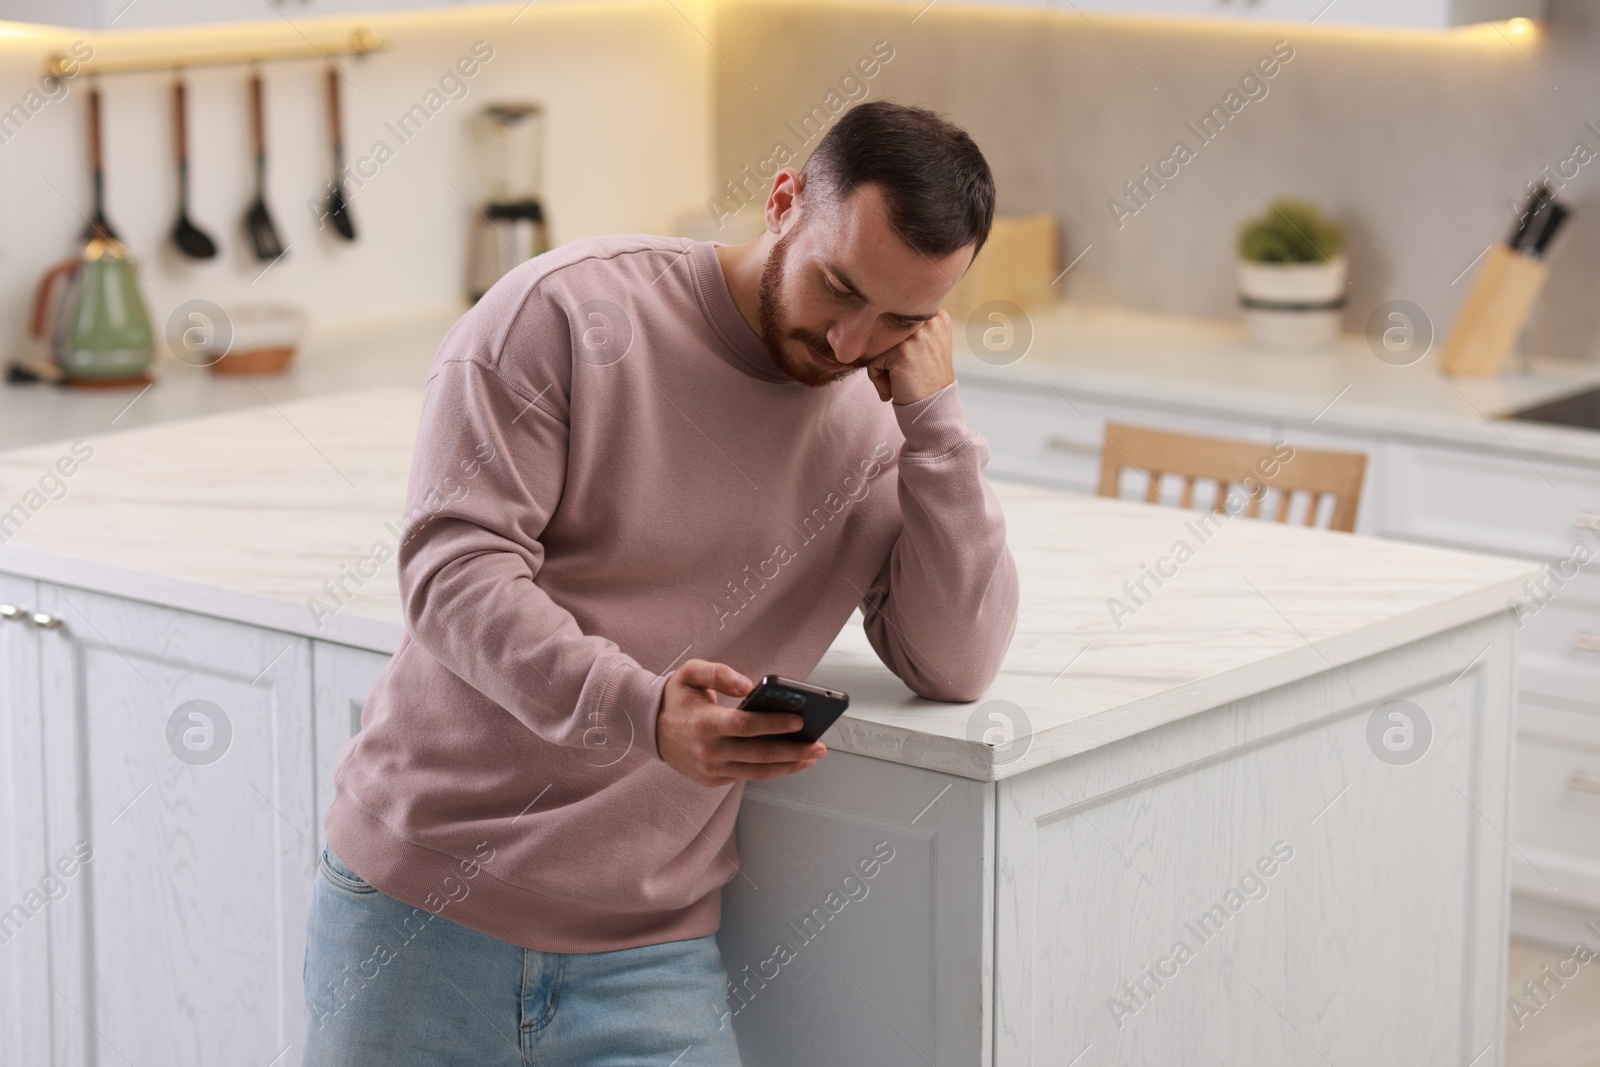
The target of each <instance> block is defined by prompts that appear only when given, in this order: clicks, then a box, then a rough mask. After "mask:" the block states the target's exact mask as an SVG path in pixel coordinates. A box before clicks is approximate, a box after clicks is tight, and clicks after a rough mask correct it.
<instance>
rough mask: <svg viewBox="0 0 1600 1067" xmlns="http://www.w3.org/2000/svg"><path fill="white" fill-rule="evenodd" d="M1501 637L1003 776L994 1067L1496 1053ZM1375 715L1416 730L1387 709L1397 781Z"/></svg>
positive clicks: (1504, 730)
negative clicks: (1403, 740)
mask: <svg viewBox="0 0 1600 1067" xmlns="http://www.w3.org/2000/svg"><path fill="white" fill-rule="evenodd" d="M1510 631H1511V623H1510V618H1509V614H1508V615H1506V616H1502V617H1499V618H1496V619H1491V620H1484V621H1483V622H1481V623H1476V624H1473V625H1471V626H1469V627H1464V628H1462V629H1460V630H1456V631H1451V632H1449V633H1446V634H1442V635H1439V636H1436V637H1433V638H1429V639H1427V640H1425V641H1423V642H1418V643H1416V644H1413V645H1409V646H1405V647H1403V648H1401V649H1397V650H1394V651H1391V652H1386V653H1383V654H1381V655H1380V656H1378V657H1374V658H1373V659H1371V660H1365V661H1361V662H1358V663H1354V664H1348V665H1346V666H1344V667H1343V668H1340V669H1339V670H1338V671H1337V672H1335V671H1329V672H1327V673H1326V674H1324V675H1323V676H1321V677H1320V678H1317V677H1313V678H1311V679H1307V680H1305V681H1302V682H1297V683H1294V684H1293V685H1291V686H1285V687H1282V688H1280V689H1277V690H1272V691H1269V692H1267V693H1264V694H1261V695H1259V696H1257V697H1252V698H1249V699H1247V700H1243V701H1240V702H1237V703H1236V704H1232V705H1228V706H1225V707H1223V708H1220V709H1217V710H1215V711H1210V712H1206V713H1204V714H1203V715H1198V716H1194V717H1192V718H1190V719H1186V720H1183V721H1180V722H1178V723H1174V724H1172V725H1170V726H1167V727H1164V728H1162V729H1160V730H1156V731H1152V732H1150V733H1147V734H1143V735H1140V736H1138V737H1136V738H1132V739H1129V740H1127V741H1123V742H1118V743H1116V744H1114V745H1110V746H1107V747H1105V748H1103V749H1099V750H1095V751H1093V752H1090V753H1087V754H1085V755H1084V756H1082V757H1077V758H1074V759H1070V760H1066V761H1063V762H1061V763H1058V764H1052V765H1049V766H1046V767H1042V768H1039V769H1037V770H1035V771H1030V772H1028V773H1025V774H1022V775H1018V776H1016V777H1014V778H1010V779H1006V780H1004V781H1002V782H1001V783H1000V796H999V800H998V804H997V809H998V815H997V829H996V835H997V838H998V840H999V841H1000V843H1001V853H1000V854H1001V856H1002V865H1001V869H1000V871H999V877H998V882H997V884H998V887H999V888H998V893H997V899H996V922H995V929H996V931H997V942H998V943H997V947H996V959H997V964H996V968H997V979H996V1007H995V1015H996V1017H995V1026H996V1055H995V1063H996V1067H1023V1065H1031V1064H1039V1063H1044V1062H1050V1063H1057V1064H1064V1063H1070V1062H1072V1061H1073V1060H1074V1058H1075V1057H1079V1056H1081V1057H1082V1059H1081V1060H1079V1061H1078V1062H1079V1067H1091V1065H1095V1067H1098V1065H1107V1067H1110V1065H1114V1064H1115V1065H1121V1064H1166V1063H1176V1062H1181V1063H1185V1064H1189V1063H1193V1064H1201V1063H1204V1064H1224V1063H1226V1064H1288V1063H1306V1062H1322V1061H1323V1060H1326V1061H1327V1062H1331V1063H1351V1064H1354V1063H1368V1064H1377V1063H1384V1064H1401V1063H1423V1062H1455V1063H1462V1064H1465V1063H1468V1062H1470V1061H1472V1060H1473V1059H1474V1058H1475V1057H1477V1056H1478V1055H1479V1054H1480V1053H1481V1052H1483V1050H1484V1048H1485V1046H1487V1045H1490V1044H1491V1043H1493V1042H1495V1041H1497V1040H1498V1033H1499V1031H1498V1027H1499V1021H1500V1016H1499V1015H1498V1014H1497V1012H1500V1011H1502V1010H1503V1009H1502V1007H1501V1006H1502V1005H1503V1003H1504V1001H1503V997H1504V989H1503V978H1502V977H1501V976H1502V975H1503V973H1504V971H1503V966H1504V953H1505V936H1506V930H1505V926H1504V922H1505V919H1504V908H1505V899H1506V898H1505V892H1506V874H1505V870H1506V854H1507V845H1506V843H1505V841H1504V839H1503V838H1502V837H1501V836H1500V834H1501V829H1502V828H1504V827H1505V825H1506V819H1507V814H1508V800H1509V798H1508V791H1507V760H1508V758H1509V757H1508V756H1507V752H1508V748H1509V744H1510V729H1511V715H1510V710H1511V707H1510V699H1509V698H1510V691H1511V684H1512V680H1511V675H1512V664H1511V655H1510V648H1511V640H1510ZM1486 644H1490V645H1491V646H1492V650H1491V651H1489V652H1487V653H1484V652H1481V651H1480V650H1482V649H1483V648H1484V646H1485V645H1486ZM1396 699H1403V700H1406V701H1408V702H1410V703H1411V704H1413V705H1415V706H1416V707H1417V708H1420V709H1422V712H1423V714H1424V715H1425V716H1426V720H1427V721H1428V722H1429V724H1430V727H1431V733H1430V734H1429V735H1428V738H1427V740H1426V741H1425V742H1424V741H1423V740H1422V738H1423V736H1424V735H1423V734H1422V732H1421V731H1420V730H1418V729H1416V727H1415V724H1416V723H1417V722H1420V721H1422V720H1421V718H1420V717H1419V716H1417V715H1416V713H1415V712H1414V711H1408V715H1409V716H1410V718H1411V719H1412V726H1413V732H1412V733H1411V734H1410V741H1411V743H1413V744H1417V745H1420V746H1421V747H1420V748H1418V749H1417V750H1416V757H1415V758H1410V760H1409V762H1392V761H1394V760H1404V759H1406V758H1407V756H1406V753H1405V751H1404V747H1403V746H1394V748H1393V749H1390V748H1384V747H1383V745H1382V742H1381V740H1380V741H1379V742H1378V743H1376V744H1375V742H1374V740H1373V737H1374V734H1373V730H1372V723H1373V722H1374V721H1375V720H1374V713H1375V712H1379V713H1381V714H1382V715H1383V716H1387V715H1388V713H1387V712H1382V709H1383V708H1384V706H1385V705H1387V704H1388V703H1389V701H1391V700H1396ZM1376 721H1378V723H1379V724H1380V729H1381V728H1382V726H1383V724H1384V723H1386V722H1392V721H1393V720H1389V719H1387V718H1379V719H1377V720H1376ZM1380 738H1381V733H1380ZM1380 751H1383V752H1385V753H1386V754H1388V758H1385V757H1384V756H1380V755H1379V752H1380ZM1085 945H1097V946H1106V949H1107V950H1106V951H1103V952H1084V951H1083V946H1085ZM1308 1043H1309V1044H1310V1045H1312V1046H1313V1047H1315V1048H1316V1049H1317V1050H1318V1052H1320V1053H1321V1058H1320V1059H1319V1058H1318V1056H1317V1055H1316V1054H1314V1053H1312V1051H1311V1050H1310V1049H1308V1048H1307V1047H1306V1045H1307V1044H1308ZM1177 1049H1181V1050H1182V1052H1181V1054H1180V1055H1178V1056H1176V1057H1175V1056H1174V1050H1177ZM1478 1062H1479V1063H1487V1062H1498V1061H1497V1060H1493V1059H1492V1058H1488V1059H1479V1060H1478Z"/></svg>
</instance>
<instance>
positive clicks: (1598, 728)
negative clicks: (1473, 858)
mask: <svg viewBox="0 0 1600 1067" xmlns="http://www.w3.org/2000/svg"><path fill="white" fill-rule="evenodd" d="M1519 713H1520V718H1521V723H1520V729H1519V731H1518V735H1517V771H1516V782H1517V799H1516V809H1515V811H1516V822H1515V824H1514V825H1515V830H1514V831H1513V833H1512V837H1513V839H1514V840H1515V841H1516V842H1517V854H1516V861H1515V865H1514V867H1513V870H1512V877H1513V884H1514V886H1515V888H1516V891H1517V892H1518V893H1520V894H1523V895H1526V896H1530V897H1536V898H1539V899H1543V900H1552V901H1556V902H1559V903H1563V904H1566V905H1568V906H1572V907H1579V908H1583V909H1586V910H1589V911H1593V910H1594V909H1597V908H1600V716H1595V715H1588V714H1584V713H1581V712H1573V711H1566V710H1563V709H1560V708H1552V707H1545V706H1543V705H1541V704H1539V703H1537V702H1534V701H1529V700H1527V699H1524V700H1523V702H1522V705H1521V707H1520V708H1519Z"/></svg>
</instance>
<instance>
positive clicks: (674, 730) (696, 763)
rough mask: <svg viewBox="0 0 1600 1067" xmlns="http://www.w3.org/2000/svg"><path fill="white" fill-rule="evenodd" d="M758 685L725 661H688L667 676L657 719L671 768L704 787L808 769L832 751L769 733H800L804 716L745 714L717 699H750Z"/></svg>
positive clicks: (660, 748) (660, 741)
mask: <svg viewBox="0 0 1600 1067" xmlns="http://www.w3.org/2000/svg"><path fill="white" fill-rule="evenodd" d="M754 688H755V683H754V682H752V681H751V680H750V679H748V678H746V677H745V676H744V675H742V674H740V673H739V672H738V671H736V670H734V669H733V668H732V667H729V666H728V665H727V664H725V663H710V662H708V661H706V660H703V659H691V660H686V661H685V662H684V664H683V666H681V667H679V668H678V669H677V670H675V671H673V672H672V674H671V675H670V676H669V677H668V678H667V685H666V688H665V689H664V690H663V691H662V694H661V713H660V715H659V716H658V717H657V719H656V750H657V751H658V752H660V753H661V758H662V759H663V760H665V761H666V764H667V766H669V767H671V768H672V769H673V770H675V771H677V772H678V773H679V774H681V775H683V776H684V777H685V778H687V779H689V780H690V781H692V782H698V783H699V784H701V785H704V786H723V785H731V784H732V783H734V782H737V781H741V780H745V779H753V778H779V777H782V776H783V775H786V774H794V773H795V772H796V771H803V770H805V769H806V768H807V767H810V766H811V765H812V764H814V763H816V762H817V760H819V759H821V758H822V757H823V756H824V755H825V754H826V753H827V751H828V748H827V746H826V745H824V744H823V743H822V742H821V741H816V742H805V741H779V740H775V739H772V738H769V737H766V736H764V735H767V734H787V733H792V732H793V731H795V730H798V729H800V727H801V724H802V720H801V717H800V716H799V715H798V714H794V713H791V712H779V711H745V710H742V709H740V708H730V707H727V706H726V705H723V704H719V703H717V701H716V695H715V694H717V693H724V694H726V695H728V696H731V697H743V696H746V695H747V694H748V693H749V692H750V691H751V690H752V689H754Z"/></svg>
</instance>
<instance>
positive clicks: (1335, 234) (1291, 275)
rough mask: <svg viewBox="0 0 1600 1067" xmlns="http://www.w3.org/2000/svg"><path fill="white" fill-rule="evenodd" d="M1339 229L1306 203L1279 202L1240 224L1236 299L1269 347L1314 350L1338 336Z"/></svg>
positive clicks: (1253, 333)
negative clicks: (1237, 292)
mask: <svg viewBox="0 0 1600 1067" xmlns="http://www.w3.org/2000/svg"><path fill="white" fill-rule="evenodd" d="M1348 289H1349V281H1348V280H1347V278H1346V275H1345V257H1344V228H1343V227H1342V226H1341V225H1340V224H1339V223H1338V222H1336V221H1335V220H1333V219H1330V218H1327V217H1326V216H1324V215H1323V214H1322V213H1321V212H1319V211H1318V210H1317V209H1316V208H1315V207H1314V206H1312V205H1311V204H1308V203H1305V202H1304V201H1301V200H1293V199H1282V200H1275V201H1273V203H1272V205H1271V206H1270V207H1268V208H1267V210H1266V211H1265V212H1264V213H1263V214H1262V215H1260V216H1259V217H1257V218H1253V219H1250V220H1249V221H1248V222H1246V223H1245V224H1244V225H1242V226H1241V227H1239V303H1240V304H1242V305H1243V306H1244V309H1245V310H1244V317H1245V327H1246V329H1247V330H1248V331H1249V334H1250V338H1251V340H1253V341H1254V342H1255V343H1256V344H1258V345H1261V346H1263V347H1267V348H1314V347H1317V346H1320V345H1325V344H1327V343H1329V342H1330V341H1332V340H1334V339H1335V338H1336V337H1338V335H1339V319H1340V309H1341V308H1343V307H1344V302H1345V296H1346V293H1347V291H1348Z"/></svg>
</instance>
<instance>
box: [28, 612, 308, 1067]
mask: <svg viewBox="0 0 1600 1067" xmlns="http://www.w3.org/2000/svg"><path fill="white" fill-rule="evenodd" d="M42 586H43V587H42V588H41V590H40V600H41V603H42V606H44V607H45V609H46V610H48V611H50V612H51V613H53V614H55V615H57V616H59V617H60V618H61V619H62V621H63V624H62V626H61V627H60V628H59V629H57V630H55V631H52V632H50V633H47V634H44V635H43V639H42V641H41V659H40V663H41V674H42V696H43V705H44V708H45V712H46V736H45V758H46V768H47V771H46V773H47V781H48V782H49V812H48V822H47V826H48V830H47V834H48V845H47V848H48V851H49V853H50V854H51V855H56V854H60V853H65V852H70V851H71V850H72V849H73V848H74V847H80V848H81V847H83V846H84V845H87V846H89V847H92V849H93V860H92V862H90V863H88V864H86V865H85V866H84V868H83V870H82V871H81V872H80V873H79V874H78V876H77V879H76V884H74V885H73V886H72V890H71V892H70V893H69V894H68V895H67V896H66V897H64V898H63V899H62V900H61V901H59V902H58V903H56V904H55V905H53V906H52V908H51V910H50V913H49V914H50V937H51V967H50V970H51V976H52V982H53V983H54V984H55V986H56V987H57V989H58V990H59V994H58V995H57V1004H56V1010H55V1011H54V1012H53V1021H54V1027H55V1032H56V1038H57V1047H56V1053H55V1062H56V1063H57V1064H61V1065H67V1064H74V1065H75V1064H82V1063H94V1062H100V1063H108V1062H121V1061H127V1062H134V1063H162V1064H172V1065H190V1064H192V1065H195V1067H201V1065H208V1067H209V1065H214V1064H219V1063H260V1064H265V1063H269V1062H270V1063H274V1064H286V1065H292V1064H295V1063H298V1059H299V1045H300V1033H301V1029H302V1025H303V1010H304V1009H303V993H302V990H301V970H302V967H303V963H304V944H305V941H304V939H305V917H306V913H307V910H308V908H309V906H310V893H311V888H312V878H313V876H314V873H315V870H316V867H315V861H316V855H317V853H316V846H315V838H314V831H313V810H312V795H313V786H312V731H311V669H310V667H311V665H310V642H309V641H308V640H306V639H304V638H300V637H290V636H287V635H283V634H278V633H273V632H271V631H264V630H258V629H255V628H252V627H248V626H242V625H239V624H237V623H231V622H225V621H222V620H219V619H212V618H208V617H203V616H197V615H190V614H186V613H183V612H177V611H172V610H169V609H166V608H160V607H155V606H153V605H148V604H140V603H134V602H130V601H125V600H120V599H117V598H113V597H107V596H104V595H100V594H96V593H91V592H86V591H82V590H77V589H70V588H63V587H57V586H55V585H53V584H50V583H42ZM280 1057H281V1058H280Z"/></svg>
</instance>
